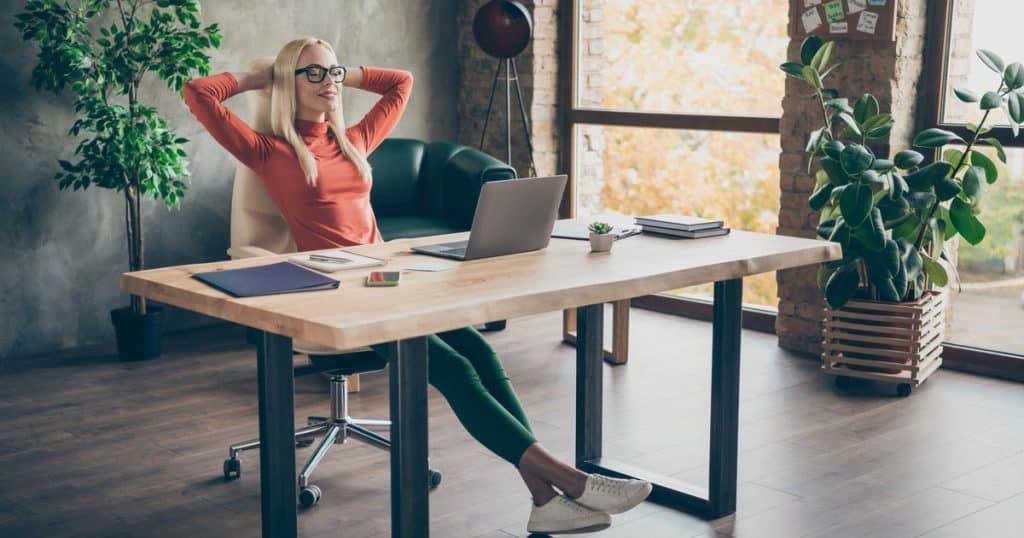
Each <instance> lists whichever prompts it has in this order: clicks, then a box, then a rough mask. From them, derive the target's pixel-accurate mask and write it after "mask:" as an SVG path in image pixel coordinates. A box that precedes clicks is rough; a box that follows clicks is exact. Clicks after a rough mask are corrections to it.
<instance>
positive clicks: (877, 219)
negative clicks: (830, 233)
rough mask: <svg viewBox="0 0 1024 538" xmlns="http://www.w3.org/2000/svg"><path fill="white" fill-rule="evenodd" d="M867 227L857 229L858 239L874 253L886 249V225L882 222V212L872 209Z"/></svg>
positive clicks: (866, 222)
mask: <svg viewBox="0 0 1024 538" xmlns="http://www.w3.org/2000/svg"><path fill="white" fill-rule="evenodd" d="M865 224H866V225H865V226H860V227H859V228H857V231H856V233H857V237H858V238H859V239H860V240H861V242H862V243H864V246H866V247H868V248H869V249H871V250H873V251H876V252H878V251H881V250H882V249H884V248H885V224H884V223H883V222H882V212H881V211H879V210H878V208H877V207H875V208H872V209H871V213H870V215H869V217H868V219H867V220H866V221H865Z"/></svg>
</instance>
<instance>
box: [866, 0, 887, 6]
mask: <svg viewBox="0 0 1024 538" xmlns="http://www.w3.org/2000/svg"><path fill="white" fill-rule="evenodd" d="M868 4H870V5H872V6H884V5H885V0H868Z"/></svg>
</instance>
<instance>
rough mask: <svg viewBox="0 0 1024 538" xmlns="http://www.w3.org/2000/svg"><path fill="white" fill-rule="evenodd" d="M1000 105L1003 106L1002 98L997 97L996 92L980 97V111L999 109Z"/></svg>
mask: <svg viewBox="0 0 1024 538" xmlns="http://www.w3.org/2000/svg"><path fill="white" fill-rule="evenodd" d="M1001 104H1003V98H1002V97H1001V96H1000V95H999V93H998V92H985V95H982V96H981V109H982V110H991V109H993V108H999V105H1001ZM1018 123H1019V122H1018Z"/></svg>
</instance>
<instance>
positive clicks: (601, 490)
mask: <svg viewBox="0 0 1024 538" xmlns="http://www.w3.org/2000/svg"><path fill="white" fill-rule="evenodd" d="M652 489H653V486H651V483H650V482H647V481H646V480H629V479H622V478H611V477H607V476H603V475H599V474H592V475H590V477H588V478H587V484H586V486H584V488H583V494H582V495H580V496H579V498H577V499H573V500H574V501H576V503H578V504H580V505H582V506H585V507H587V508H590V509H591V510H600V511H602V512H607V513H609V514H621V513H623V512H625V511H626V510H629V509H630V508H633V507H634V506H636V505H638V504H640V503H642V502H644V499H646V498H647V496H648V495H650V494H651V490H652Z"/></svg>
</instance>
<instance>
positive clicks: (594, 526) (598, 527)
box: [526, 521, 612, 534]
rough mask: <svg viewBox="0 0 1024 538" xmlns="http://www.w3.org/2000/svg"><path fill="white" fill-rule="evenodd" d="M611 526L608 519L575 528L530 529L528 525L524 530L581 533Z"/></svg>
mask: <svg viewBox="0 0 1024 538" xmlns="http://www.w3.org/2000/svg"><path fill="white" fill-rule="evenodd" d="M611 526H612V524H611V522H610V521H609V522H608V523H598V524H596V525H589V526H586V527H580V528H577V529H544V530H541V529H531V528H530V527H527V528H526V532H529V533H531V534H532V533H536V534H583V533H585V532H598V531H603V530H605V529H607V528H608V527H611Z"/></svg>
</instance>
